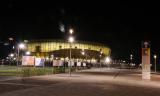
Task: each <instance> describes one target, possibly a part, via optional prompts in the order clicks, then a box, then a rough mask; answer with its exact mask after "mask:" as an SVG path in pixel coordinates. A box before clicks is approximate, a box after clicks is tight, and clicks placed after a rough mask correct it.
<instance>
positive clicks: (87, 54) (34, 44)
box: [26, 40, 111, 62]
mask: <svg viewBox="0 0 160 96" xmlns="http://www.w3.org/2000/svg"><path fill="white" fill-rule="evenodd" d="M26 45H27V51H30V52H31V54H32V55H33V56H36V57H40V58H47V59H49V58H53V59H60V60H65V59H68V58H70V55H71V58H72V59H74V60H86V61H87V60H88V61H89V60H90V62H92V61H93V62H98V60H100V58H104V57H106V56H110V54H111V49H110V48H109V47H108V46H106V45H104V44H100V43H94V42H84V41H76V42H73V43H72V44H71V43H69V42H67V41H64V40H31V41H29V42H28V43H27V44H26ZM70 51H71V54H70Z"/></svg>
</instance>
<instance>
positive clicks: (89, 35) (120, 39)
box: [0, 0, 160, 61]
mask: <svg viewBox="0 0 160 96" xmlns="http://www.w3.org/2000/svg"><path fill="white" fill-rule="evenodd" d="M51 1H52V2H51ZM51 1H50V2H47V1H43V2H41V1H33V0H31V1H27V0H26V1H25V0H8V1H7V0H4V2H2V1H0V2H1V3H0V41H1V42H4V41H6V40H7V38H8V37H13V38H16V40H23V39H42V38H43V39H44V38H51V39H65V35H66V32H65V33H64V32H61V31H60V30H59V25H60V24H64V25H65V29H66V30H67V29H68V28H69V27H73V28H74V29H75V35H76V39H77V40H84V41H93V42H101V43H104V44H106V45H108V46H110V47H111V49H112V58H117V59H129V55H130V54H133V55H134V59H137V61H138V60H140V58H141V57H140V54H141V53H140V50H141V49H140V47H141V41H142V40H150V41H151V47H152V53H153V54H155V53H156V54H158V52H159V49H160V45H159V42H158V41H159V31H160V30H159V21H160V20H159V17H160V16H159V8H158V5H156V3H155V4H151V2H128V1H125V2H124V1H123V2H122V1H121V0H118V1H114V2H102V1H101V2H100V1H96V2H95V1H91V0H90V1H86V0H85V1H82V0H80V1H77V0H74V1H72V2H69V1H68V0H66V1H62V0H58V1H59V2H56V0H51ZM0 48H1V54H2V55H1V57H3V56H4V52H5V51H4V48H5V49H7V48H6V46H5V47H4V46H3V44H1V47H0ZM7 51H9V49H8V50H7Z"/></svg>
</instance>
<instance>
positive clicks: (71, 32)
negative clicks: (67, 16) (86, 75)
mask: <svg viewBox="0 0 160 96" xmlns="http://www.w3.org/2000/svg"><path fill="white" fill-rule="evenodd" d="M69 33H70V37H69V38H68V41H69V46H70V51H69V61H70V63H69V76H71V66H72V65H71V58H72V53H71V50H72V43H73V42H74V37H72V36H71V35H72V34H73V29H69Z"/></svg>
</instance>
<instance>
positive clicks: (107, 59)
mask: <svg viewBox="0 0 160 96" xmlns="http://www.w3.org/2000/svg"><path fill="white" fill-rule="evenodd" d="M105 62H106V63H107V66H108V68H109V63H110V62H111V59H110V57H106V59H105Z"/></svg>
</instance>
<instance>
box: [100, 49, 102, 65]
mask: <svg viewBox="0 0 160 96" xmlns="http://www.w3.org/2000/svg"><path fill="white" fill-rule="evenodd" d="M99 56H100V60H99V62H100V68H101V67H102V64H101V57H102V51H100V55H99Z"/></svg>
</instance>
